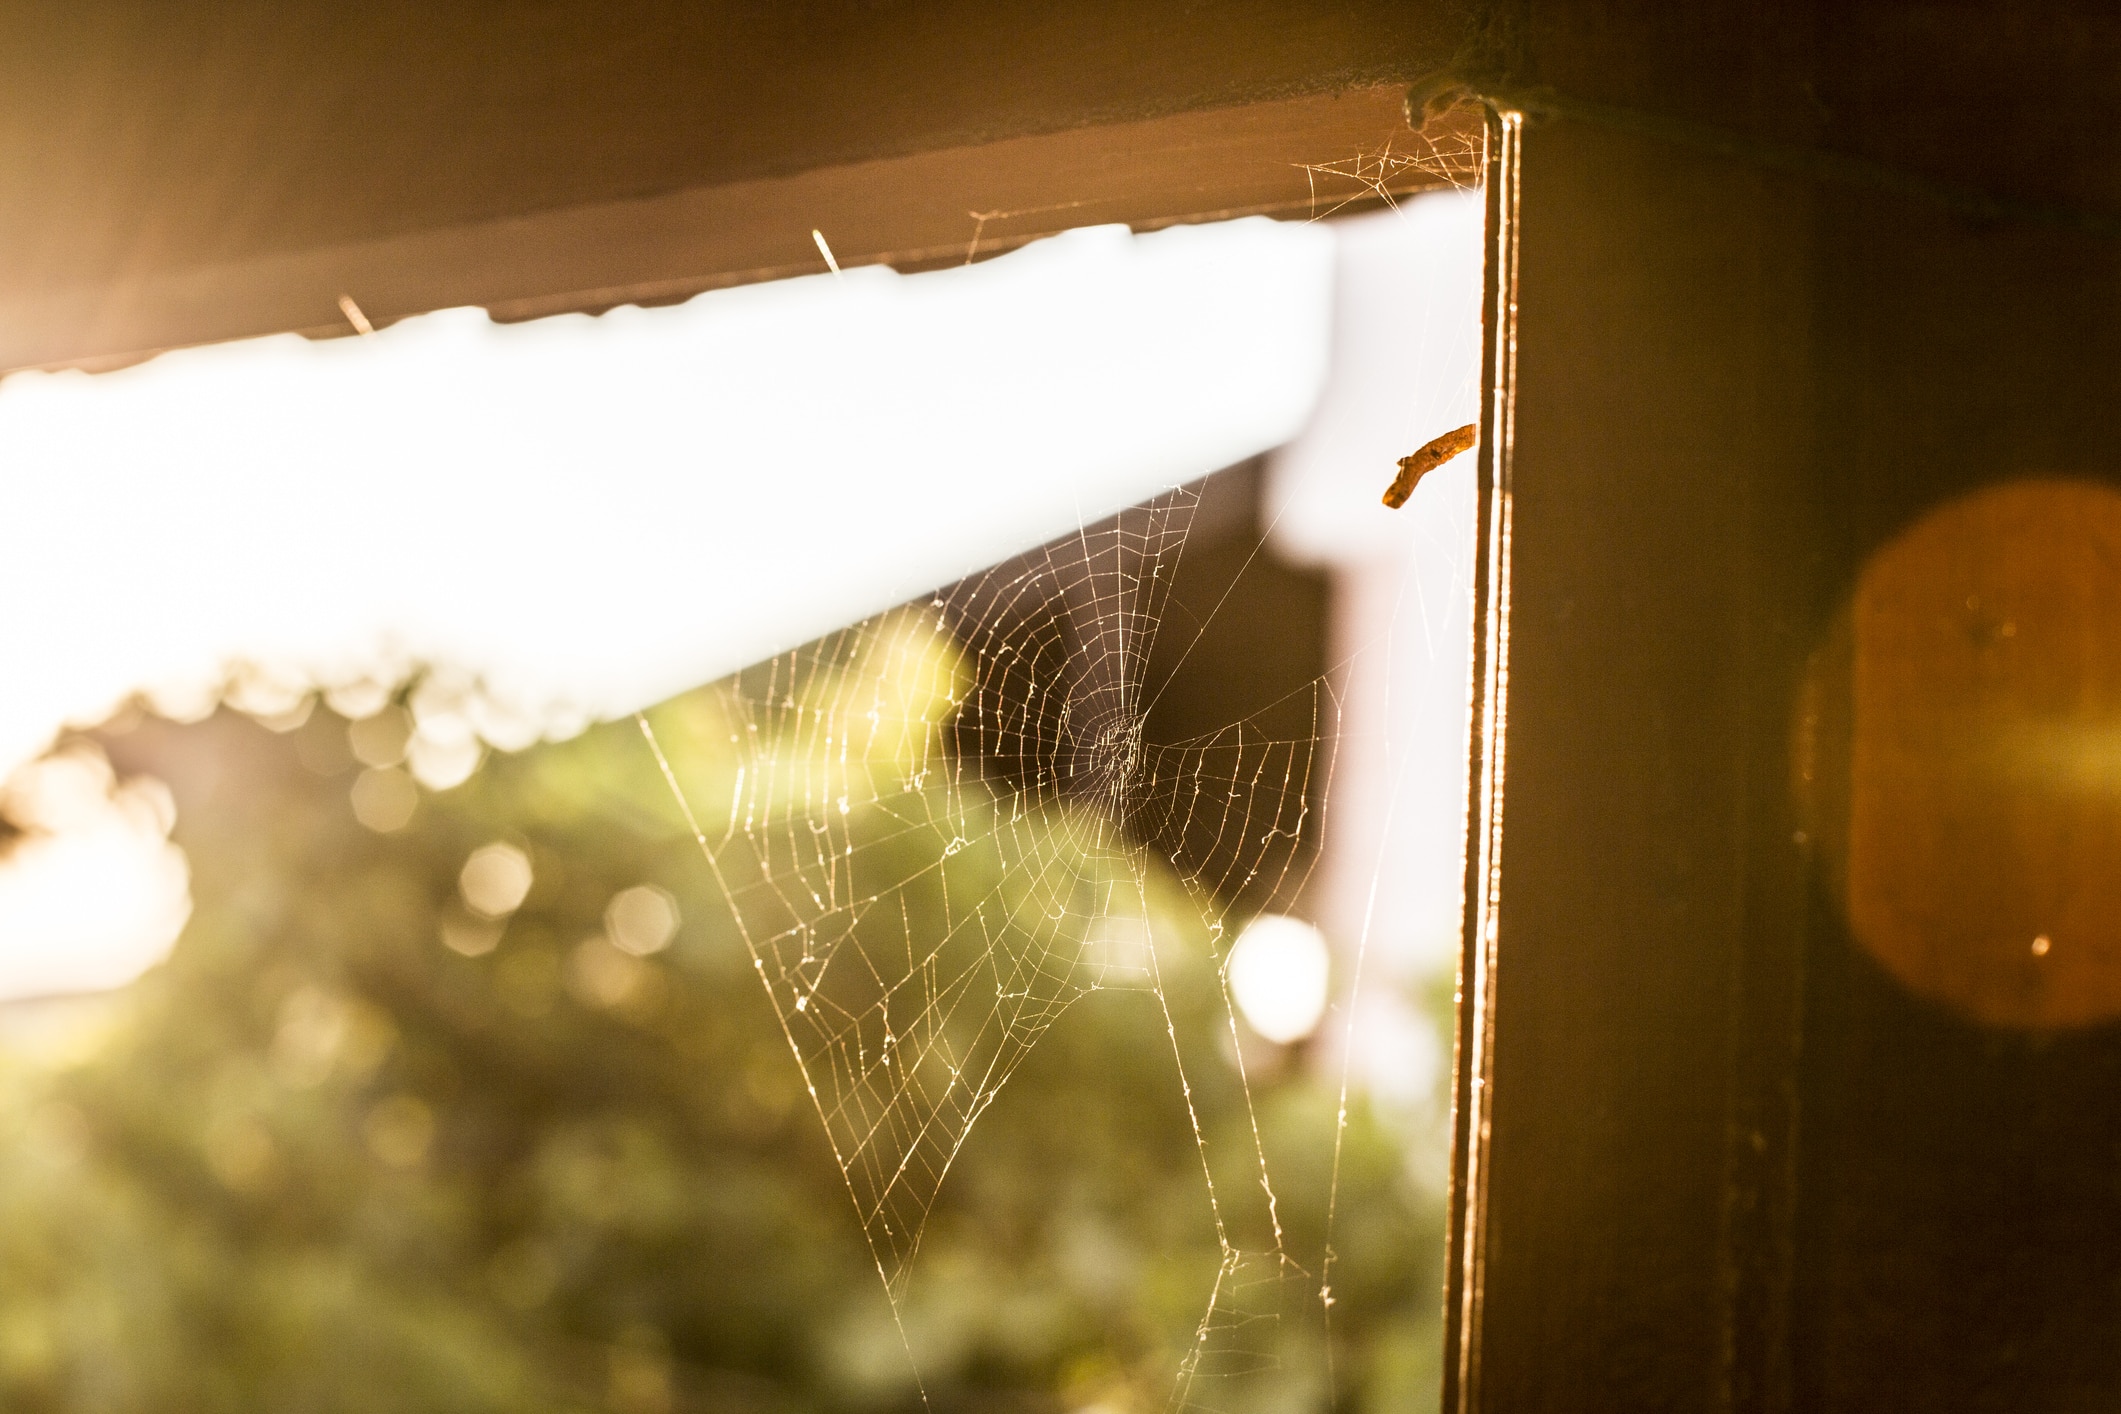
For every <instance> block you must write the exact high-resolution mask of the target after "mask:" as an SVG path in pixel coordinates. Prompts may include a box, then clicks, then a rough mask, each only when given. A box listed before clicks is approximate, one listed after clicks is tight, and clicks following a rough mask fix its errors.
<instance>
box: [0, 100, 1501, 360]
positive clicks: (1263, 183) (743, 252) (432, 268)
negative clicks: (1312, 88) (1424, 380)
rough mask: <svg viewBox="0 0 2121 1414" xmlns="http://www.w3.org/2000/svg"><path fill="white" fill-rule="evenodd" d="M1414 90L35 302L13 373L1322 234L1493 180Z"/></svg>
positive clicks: (424, 234) (923, 156)
mask: <svg viewBox="0 0 2121 1414" xmlns="http://www.w3.org/2000/svg"><path fill="white" fill-rule="evenodd" d="M1404 95H1405V90H1404V88H1403V87H1400V86H1397V85H1379V86H1371V87H1365V88H1361V89H1356V90H1354V91H1351V92H1345V93H1335V94H1323V95H1314V96H1310V97H1303V98H1294V99H1287V100H1282V101H1277V102H1269V103H1257V104H1248V105H1244V106H1240V107H1230V108H1220V109H1208V110H1205V111H1196V112H1188V113H1180V114H1176V115H1173V116H1169V117H1163V118H1154V119H1148V120H1144V121H1137V122H1129V123H1117V124H1111V125H1107V126H1101V127H1087V128H1076V129H1072V130H1069V131H1064V132H1056V133H1045V134H1039V135H1034V136H1027V137H1018V138H1011V139H1007V140H1004V141H1000V142H992V143H984V144H980V145H977V146H969V147H957V148H951V149H946V150H941V151H933V152H922V153H916V154H913V155H910V156H903V157H893V158H885V159H880V160H876V161H868V162H857V163H849V164H845V165H839V166H830V167H823V168H819V169H817V170H814V171H808V172H801V173H797V174H795V175H792V176H785V177H769V178H763V179H757V180H750V181H738V182H730V183H726V184H722V185H716V186H709V187H701V188H695V189H691V190H685V191H678V192H672V193H668V194H665V195H659V196H650V197H644V198H641V199H638V200H628V201H612V202H599V203H594V204H589V205H582V206H575V207H571V208H565V209H561V210H556V211H548V212H543V213H540V214H536V215H531V216H522V217H516V218H511V219H505V220H494V221H484V222H477V223H472V224H464V225H456V226H450V227H446V228H443V229H439V230H419V231H414V232H411V233H408V234H403V235H397V236H390V237H386V238H382V239H375V240H366V241H357V242H351V243H347V244H343V245H334V246H328V247H323V248H319V249H310V250H300V251H295V252H291V253H286V254H277V255H263V256H258V257H255V258H249V259H243V260H236V261H227V262H221V263H216V264H208V265H200V266H194V267H189V268H177V269H162V268H156V269H150V270H147V271H145V272H143V273H140V274H138V275H135V276H132V277H128V278H121V279H115V280H110V281H105V282H101V283H93V284H86V283H84V284H80V285H74V286H61V287H58V288H46V289H38V290H32V291H25V292H20V293H17V294H15V295H14V296H13V297H12V298H10V299H7V300H6V301H5V302H4V304H0V370H10V369H20V368H25V367H50V366H59V365H68V364H80V365H86V366H91V367H94V366H111V365H114V364H118V363H124V362H129V361H133V360H137V359H138V358H141V357H144V356H147V355H150V354H152V353H154V352H157V351H160V350H164V349H169V348H175V347H180V346H184V345H191V344H200V343H208V342H214V341H218V340H224V339H238V338H245V337H249V336H253V335H259V334H270V333H277V332H281V331H284V330H298V331H301V332H304V333H308V334H337V333H345V332H350V329H349V327H348V325H347V323H346V319H345V316H344V315H343V314H342V313H341V312H340V308H339V304H338V301H339V297H340V296H341V295H350V296H352V298H353V299H354V300H355V301H356V302H357V303H358V305H359V306H360V308H361V309H362V310H363V311H365V312H366V314H367V316H368V317H369V318H370V319H371V320H373V321H374V322H376V323H378V324H383V323H388V322H389V321H391V320H393V319H398V318H402V317H404V316H406V315H410V314H419V313H424V312H426V311H429V310H434V309H444V308H451V307H455V306H463V305H477V306H482V307H484V308H486V309H488V310H490V311H491V312H492V313H493V314H494V315H495V316H496V317H497V318H502V319H524V318H532V317H536V316H540V315H546V314H553V313H558V312H561V311H565V310H577V309H599V308H607V307H610V306H612V305H617V304H626V303H637V302H642V301H648V302H657V301H670V300H676V299H681V298H684V297H685V296H688V295H691V294H694V293H697V292H699V291H701V290H705V289H711V288H714V287H717V286H723V285H732V284H740V283H744V282H748V281H756V280H770V279H777V278H781V277H785V276H790V275H800V274H807V273H811V272H814V271H817V270H820V269H822V268H823V263H822V260H821V258H820V256H819V253H818V249H817V246H816V244H815V243H814V241H813V239H812V237H811V232H812V231H813V230H818V231H822V232H824V233H825V235H826V237H827V239H828V240H829V241H830V243H831V246H832V249H833V251H834V253H835V254H836V256H837V257H838V259H839V260H840V262H841V263H842V264H843V265H860V264H875V263H882V264H889V265H892V266H895V267H898V268H901V269H919V268H926V267H931V266H935V265H940V264H949V263H956V262H961V261H968V260H972V259H976V258H978V257H981V256H985V255H992V254H995V253H997V252H999V251H1002V250H1006V249H1009V248H1011V247H1013V246H1016V245H1020V244H1022V243H1024V242H1025V241H1028V240H1032V239H1034V238H1036V237H1039V236H1043V235H1049V234H1052V233H1053V232H1056V231H1060V230H1064V229H1067V228H1070V227H1075V226H1084V225H1092V224H1099V223H1104V222H1126V223H1128V224H1131V225H1134V226H1136V227H1153V226H1158V225H1165V224H1169V223H1172V222H1177V221H1186V220H1200V219H1212V218H1217V217H1224V216H1234V215H1239V214H1244V213H1250V212H1266V213H1271V214H1274V215H1278V216H1285V217H1290V218H1295V219H1308V218H1310V217H1313V216H1324V215H1327V214H1330V213H1333V212H1336V211H1340V210H1345V209H1348V208H1349V207H1351V206H1360V205H1363V204H1375V203H1377V202H1381V201H1386V200H1391V199H1394V198H1396V197H1398V196H1400V195H1403V194H1405V193H1408V192H1411V191H1415V190H1418V189H1420V188H1423V187H1429V186H1436V185H1441V184H1448V183H1465V182H1470V181H1474V180H1477V179H1478V174H1479V156H1480V132H1479V126H1478V123H1477V121H1476V120H1474V119H1473V118H1471V117H1470V116H1465V115H1458V114H1453V115H1448V116H1446V117H1445V118H1444V119H1442V120H1439V121H1436V122H1432V123H1430V124H1429V125H1428V127H1427V130H1426V131H1424V132H1419V133H1417V132H1416V131H1414V130H1413V129H1412V128H1411V127H1410V126H1409V124H1408V121H1407V116H1406V110H1405V103H1404Z"/></svg>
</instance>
